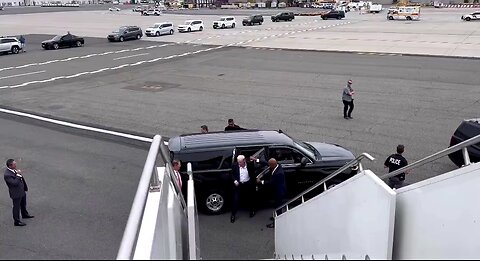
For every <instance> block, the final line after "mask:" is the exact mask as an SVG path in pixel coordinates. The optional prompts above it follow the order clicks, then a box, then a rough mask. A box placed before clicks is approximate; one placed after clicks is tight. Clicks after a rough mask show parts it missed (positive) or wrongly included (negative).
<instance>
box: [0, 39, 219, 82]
mask: <svg viewBox="0 0 480 261" xmlns="http://www.w3.org/2000/svg"><path fill="white" fill-rule="evenodd" d="M225 47H226V45H221V46H217V47H211V48H206V49H201V50H197V51H195V52H186V53H182V54H175V55H170V56H167V57H158V58H155V59H151V60H144V61H139V62H136V63H130V64H123V65H120V66H117V67H107V68H102V69H98V70H95V71H90V72H81V73H77V74H73V75H64V76H57V77H54V78H51V79H45V80H37V81H31V82H25V83H22V84H17V85H9V86H0V89H14V88H20V87H25V86H28V85H32V84H36V83H46V82H52V81H56V80H59V79H71V78H76V77H80V76H82V75H93V74H97V73H100V72H105V71H114V70H118V69H121V68H124V67H133V66H137V65H141V64H144V63H152V62H157V61H160V60H170V59H173V58H177V57H184V56H188V55H192V54H198V53H204V52H209V51H213V50H218V49H221V48H225Z"/></svg>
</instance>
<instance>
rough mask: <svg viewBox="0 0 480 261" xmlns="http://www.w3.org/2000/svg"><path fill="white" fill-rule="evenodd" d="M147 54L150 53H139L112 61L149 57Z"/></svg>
mask: <svg viewBox="0 0 480 261" xmlns="http://www.w3.org/2000/svg"><path fill="white" fill-rule="evenodd" d="M149 54H150V53H139V54H134V55H128V56H122V57H117V58H114V59H113V60H114V61H116V60H123V59H128V58H133V57H138V56H145V55H149Z"/></svg>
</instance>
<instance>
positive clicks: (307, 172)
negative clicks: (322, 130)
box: [168, 130, 357, 214]
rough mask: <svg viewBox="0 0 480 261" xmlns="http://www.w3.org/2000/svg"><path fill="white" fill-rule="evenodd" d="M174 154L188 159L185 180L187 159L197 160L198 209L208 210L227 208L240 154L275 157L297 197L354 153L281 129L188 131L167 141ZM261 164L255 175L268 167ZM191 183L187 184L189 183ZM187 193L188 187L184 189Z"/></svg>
mask: <svg viewBox="0 0 480 261" xmlns="http://www.w3.org/2000/svg"><path fill="white" fill-rule="evenodd" d="M168 146H169V149H170V152H171V154H172V155H171V157H172V159H178V160H181V161H182V162H183V164H182V169H181V170H180V172H181V174H182V179H183V180H184V182H186V181H187V173H186V168H187V163H188V162H190V163H192V168H193V179H194V181H195V191H196V196H197V200H198V201H197V202H199V208H200V209H201V210H203V211H204V212H206V213H207V214H219V213H222V212H223V211H225V209H226V207H225V206H226V205H228V203H230V200H231V196H232V186H233V185H232V184H233V181H232V177H231V171H232V165H233V164H234V163H235V161H236V158H237V156H238V155H245V157H246V158H247V159H249V158H250V156H254V157H255V158H257V159H259V161H260V163H262V162H266V161H267V160H268V159H269V158H275V159H277V160H278V162H279V163H280V164H281V165H282V167H283V169H284V171H285V179H286V183H287V196H288V197H289V198H292V197H294V196H296V195H298V194H299V193H301V192H303V191H304V190H305V189H307V188H309V187H311V186H312V185H313V184H315V183H316V182H318V181H320V180H321V179H323V178H325V177H327V176H328V175H329V174H331V173H332V172H334V171H335V170H337V169H339V168H340V167H341V166H343V165H345V163H347V162H349V161H351V160H352V159H354V156H353V154H352V153H351V152H350V151H348V150H346V149H344V148H343V147H341V146H339V145H335V144H328V143H320V142H303V141H298V140H295V139H293V138H291V137H290V136H288V135H287V134H285V133H283V132H282V131H261V130H245V131H234V132H211V133H206V134H188V135H181V136H177V137H174V138H171V139H170V140H169V142H168ZM260 163H257V164H256V165H257V166H256V172H257V173H256V175H258V174H260V173H261V172H262V171H263V170H265V169H266V166H265V165H264V164H260ZM356 173H357V168H356V167H354V168H352V169H349V170H348V171H345V173H342V174H340V175H338V176H337V177H335V178H334V179H333V180H332V181H331V182H330V183H329V184H327V186H333V185H336V184H338V183H340V182H342V181H344V180H346V179H348V178H350V177H352V176H353V175H354V174H356ZM185 187H186V186H185ZM321 190H322V191H323V188H321ZM183 192H184V193H185V194H186V191H183Z"/></svg>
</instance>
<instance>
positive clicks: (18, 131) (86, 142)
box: [0, 114, 148, 259]
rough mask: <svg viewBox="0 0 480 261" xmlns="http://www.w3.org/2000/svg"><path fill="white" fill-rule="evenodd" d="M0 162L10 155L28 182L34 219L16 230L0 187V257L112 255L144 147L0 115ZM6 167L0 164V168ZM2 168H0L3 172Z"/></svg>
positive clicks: (126, 213) (122, 226)
mask: <svg viewBox="0 0 480 261" xmlns="http://www.w3.org/2000/svg"><path fill="white" fill-rule="evenodd" d="M0 125H1V126H2V128H0V145H1V147H2V156H1V160H2V162H3V163H2V164H4V162H6V160H7V159H8V158H14V159H16V161H17V166H18V168H19V169H21V170H22V174H23V176H24V177H25V180H26V181H27V183H28V187H29V191H28V193H27V209H28V211H29V212H30V214H31V215H34V216H35V218H33V219H28V220H24V222H25V223H27V226H25V227H14V226H13V219H12V210H11V206H12V201H11V199H10V198H9V195H8V189H7V186H6V185H5V183H4V182H3V181H2V183H3V184H2V185H1V186H0V259H114V258H115V257H116V254H117V251H118V247H119V245H120V240H121V238H122V236H123V231H124V229H125V225H126V222H127V218H128V215H129V213H130V208H131V204H132V202H133V197H134V195H135V192H136V189H137V185H138V181H139V177H140V175H141V172H142V169H143V164H144V163H145V159H146V155H147V151H148V144H147V145H146V146H145V145H143V146H142V145H141V144H136V145H132V144H129V143H128V142H127V143H125V142H122V141H121V140H115V141H114V140H111V139H110V138H106V137H104V136H103V135H91V134H88V135H85V134H83V135H80V134H72V130H70V129H66V128H58V127H54V126H51V125H45V124H41V123H39V122H36V121H32V120H24V119H20V118H18V117H10V116H5V115H4V114H1V115H0ZM2 166H4V165H2ZM4 170H5V168H1V171H2V175H3V171H4Z"/></svg>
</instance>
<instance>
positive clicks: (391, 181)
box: [384, 144, 408, 189]
mask: <svg viewBox="0 0 480 261" xmlns="http://www.w3.org/2000/svg"><path fill="white" fill-rule="evenodd" d="M404 151H405V146H403V145H401V144H400V145H398V146H397V153H395V154H392V155H390V156H388V158H387V159H386V160H385V163H384V165H385V168H388V172H393V171H395V170H398V169H401V168H403V167H405V166H407V165H408V162H407V160H406V159H405V158H404V157H403V156H402V154H403V152H404ZM407 173H408V172H407ZM404 181H405V172H403V173H401V174H398V175H396V176H393V177H390V178H388V181H387V185H388V186H389V187H391V188H392V189H393V188H399V187H401V186H402V185H403V182H404Z"/></svg>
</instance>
